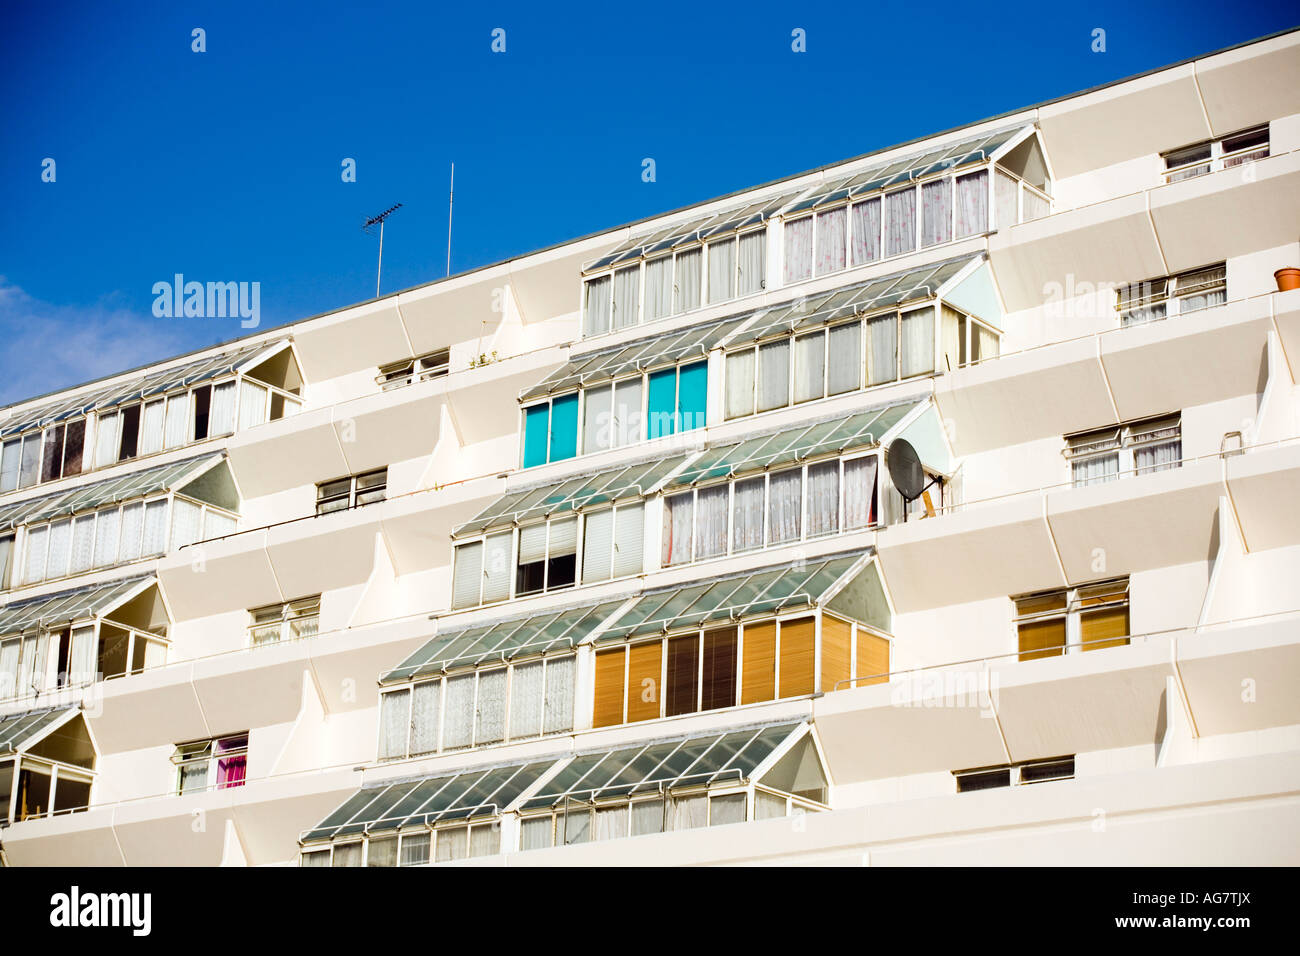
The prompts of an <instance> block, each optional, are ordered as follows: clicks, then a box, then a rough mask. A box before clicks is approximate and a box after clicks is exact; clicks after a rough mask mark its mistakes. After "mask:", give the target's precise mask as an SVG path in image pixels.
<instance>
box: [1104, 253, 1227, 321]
mask: <svg viewBox="0 0 1300 956" xmlns="http://www.w3.org/2000/svg"><path fill="white" fill-rule="evenodd" d="M1218 271H1222V272H1223V276H1222V278H1217V277H1215V278H1207V275H1208V274H1209V273H1213V272H1218ZM1220 291H1221V292H1222V293H1223V298H1224V302H1225V303H1226V302H1227V299H1228V270H1227V263H1226V262H1216V263H1212V264H1210V265H1207V266H1200V267H1198V268H1196V269H1188V270H1186V271H1185V272H1179V273H1176V274H1174V275H1168V276H1159V277H1157V278H1154V279H1146V280H1144V281H1142V282H1133V283H1130V284H1128V285H1124V286H1120V287H1119V288H1118V289H1116V290H1115V311H1116V313H1117V314H1118V316H1119V324H1120V327H1121V328H1131V327H1132V326H1135V325H1146V324H1148V323H1151V322H1159V321H1161V320H1163V319H1167V318H1169V317H1171V316H1176V315H1191V314H1192V313H1195V312H1201V311H1204V310H1205V309H1213V308H1217V306H1213V305H1203V306H1200V307H1199V308H1186V307H1185V306H1186V302H1187V300H1188V299H1190V298H1191V297H1192V296H1201V295H1210V294H1212V293H1215V292H1220ZM1157 309H1160V310H1162V311H1161V312H1160V314H1158V315H1145V316H1144V315H1142V313H1143V312H1152V311H1156V310H1157Z"/></svg>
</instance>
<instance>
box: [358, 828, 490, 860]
mask: <svg viewBox="0 0 1300 956" xmlns="http://www.w3.org/2000/svg"><path fill="white" fill-rule="evenodd" d="M334 852H335V853H337V852H338V850H335V851H334ZM467 856H469V829H468V828H467V827H447V828H444V829H442V830H439V831H438V843H437V849H436V850H435V851H434V859H435V860H436V861H437V862H439V863H442V862H444V861H446V860H463V859H465V858H466V857H467Z"/></svg>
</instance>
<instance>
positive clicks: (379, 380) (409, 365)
mask: <svg viewBox="0 0 1300 956" xmlns="http://www.w3.org/2000/svg"><path fill="white" fill-rule="evenodd" d="M450 371H451V350H450V349H438V350H437V351H434V352H428V353H426V354H424V355H419V356H416V357H415V358H410V359H403V360H402V361H400V362H393V363H391V364H389V365H381V366H380V367H379V375H378V376H377V377H376V378H375V383H376V384H378V385H379V387H380V388H381V389H383V390H384V391H388V390H389V389H393V388H401V387H402V386H403V385H410V384H412V383H413V382H427V381H428V380H429V379H431V378H441V377H442V376H444V375H446V374H447V373H448V372H450Z"/></svg>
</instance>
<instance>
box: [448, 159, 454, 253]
mask: <svg viewBox="0 0 1300 956" xmlns="http://www.w3.org/2000/svg"><path fill="white" fill-rule="evenodd" d="M455 202H456V164H455V163H452V164H451V185H450V186H449V187H448V189H447V275H451V213H452V206H453V205H454V203H455Z"/></svg>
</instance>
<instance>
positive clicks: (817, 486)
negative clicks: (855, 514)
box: [808, 461, 840, 537]
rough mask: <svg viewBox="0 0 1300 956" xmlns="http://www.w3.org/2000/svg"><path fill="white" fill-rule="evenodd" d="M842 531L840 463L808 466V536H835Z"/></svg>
mask: <svg viewBox="0 0 1300 956" xmlns="http://www.w3.org/2000/svg"><path fill="white" fill-rule="evenodd" d="M839 529H840V463H839V462H838V461H824V462H820V463H818V464H816V465H809V466H808V535H809V537H812V536H814V535H821V534H834V533H835V532H836V531H838V530H839Z"/></svg>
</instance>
